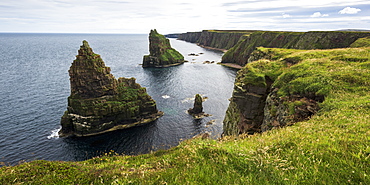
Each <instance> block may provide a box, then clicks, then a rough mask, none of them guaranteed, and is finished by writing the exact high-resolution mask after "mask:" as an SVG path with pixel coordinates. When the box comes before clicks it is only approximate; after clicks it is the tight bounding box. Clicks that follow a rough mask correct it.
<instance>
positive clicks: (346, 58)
mask: <svg viewBox="0 0 370 185" xmlns="http://www.w3.org/2000/svg"><path fill="white" fill-rule="evenodd" d="M269 35H270V34H269ZM294 36H295V35H292V36H291V38H292V37H294ZM347 39H348V38H347ZM348 40H349V41H348ZM348 40H347V41H343V42H347V43H350V42H351V39H348ZM321 43H323V42H321ZM341 44H342V43H341ZM335 46H338V45H335ZM305 47H306V46H305ZM249 56H250V58H251V60H250V63H248V64H247V65H246V66H245V67H244V68H243V69H241V70H240V71H239V72H238V74H237V77H236V79H235V84H234V91H233V95H232V98H231V99H230V104H229V107H228V109H227V111H226V115H225V119H224V127H223V129H224V135H238V134H242V133H248V134H253V133H256V132H263V131H266V130H270V129H273V128H279V127H284V126H287V125H292V124H295V123H296V122H300V121H304V120H307V119H310V118H311V117H312V116H315V115H316V113H317V112H319V110H320V104H322V103H324V104H326V107H330V106H328V104H330V102H325V99H326V97H327V96H329V95H331V94H334V93H336V94H337V95H338V94H340V95H342V94H346V92H347V91H348V92H351V91H354V88H355V87H356V88H357V87H358V89H359V90H361V88H363V87H364V86H365V87H367V86H369V85H370V84H369V77H368V76H369V75H368V74H367V73H366V72H365V71H367V70H368V69H369V62H370V49H369V47H367V48H366V47H365V48H341V49H328V50H297V49H280V48H263V47H259V48H257V49H256V50H255V51H253V52H252V53H251V54H250V55H249ZM331 108H335V107H331Z"/></svg>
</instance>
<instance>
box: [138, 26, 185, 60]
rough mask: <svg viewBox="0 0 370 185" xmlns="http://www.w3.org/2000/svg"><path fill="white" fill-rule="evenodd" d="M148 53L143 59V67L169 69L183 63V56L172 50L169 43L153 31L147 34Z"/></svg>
mask: <svg viewBox="0 0 370 185" xmlns="http://www.w3.org/2000/svg"><path fill="white" fill-rule="evenodd" d="M149 52H150V54H149V55H145V56H144V58H143V67H169V66H174V65H179V64H183V63H184V56H183V55H181V53H179V52H178V51H176V50H175V49H173V48H172V47H171V45H170V41H169V40H168V39H167V38H166V37H165V36H163V35H161V34H159V33H158V32H157V30H155V29H154V30H151V31H150V34H149Z"/></svg>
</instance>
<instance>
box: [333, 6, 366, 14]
mask: <svg viewBox="0 0 370 185" xmlns="http://www.w3.org/2000/svg"><path fill="white" fill-rule="evenodd" d="M360 11H361V9H358V8H351V7H345V8H344V9H343V10H341V11H339V12H338V13H339V14H357V13H358V12H360Z"/></svg>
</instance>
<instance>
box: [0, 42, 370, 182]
mask: <svg viewBox="0 0 370 185" xmlns="http://www.w3.org/2000/svg"><path fill="white" fill-rule="evenodd" d="M258 50H259V52H260V53H259V54H260V56H265V58H264V59H263V58H262V59H261V60H258V61H257V62H253V63H250V64H248V65H247V66H248V67H247V69H244V71H252V73H251V74H250V75H249V74H244V75H243V76H244V77H245V78H244V79H245V81H244V83H249V82H250V83H251V84H252V85H256V86H258V87H264V86H265V84H266V85H267V83H263V79H266V77H267V76H268V77H269V78H270V79H271V80H272V81H274V84H273V85H272V86H274V87H278V88H279V90H278V91H277V94H278V95H279V97H282V98H283V97H285V96H289V95H294V94H302V95H303V94H312V93H313V94H315V95H323V96H324V97H325V99H324V101H323V102H321V103H319V106H320V110H319V111H318V112H317V113H316V114H315V115H314V116H312V117H311V119H309V120H302V121H300V122H298V123H296V124H294V125H292V126H289V127H284V128H281V129H274V130H270V131H266V132H264V133H261V134H255V135H251V136H250V135H240V136H238V137H232V136H229V137H224V138H223V139H221V140H219V141H215V140H210V139H201V138H196V139H191V140H187V141H183V142H182V143H180V145H179V146H177V147H174V148H172V149H170V150H166V151H157V152H153V153H150V154H145V155H139V156H121V155H115V154H114V152H111V153H107V154H105V155H103V156H101V157H97V158H94V159H90V160H86V161H80V162H61V161H43V160H38V161H33V162H28V163H23V164H20V165H17V166H4V167H1V168H0V184H23V183H24V184H129V183H131V184H216V183H217V184H289V185H291V184H370V167H369V162H370V146H369V142H370V131H369V130H370V125H369V123H370V95H369V93H368V92H369V91H370V84H369V80H368V79H370V56H369V55H370V48H352V49H333V50H309V51H303V50H294V49H268V48H259V49H258ZM263 53H264V54H263ZM266 53H269V55H266ZM239 73H241V72H239ZM241 75H242V74H239V76H241ZM291 103H294V102H287V105H289V106H290V107H294V106H292V105H290V104H291ZM294 104H295V103H294ZM298 104H299V103H297V105H298ZM292 110H293V111H294V110H295V109H292ZM292 113H293V112H292Z"/></svg>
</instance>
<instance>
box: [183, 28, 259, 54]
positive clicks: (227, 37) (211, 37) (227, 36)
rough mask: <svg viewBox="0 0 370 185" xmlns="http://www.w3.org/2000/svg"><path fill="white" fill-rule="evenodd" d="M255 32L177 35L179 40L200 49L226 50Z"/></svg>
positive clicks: (203, 32)
mask: <svg viewBox="0 0 370 185" xmlns="http://www.w3.org/2000/svg"><path fill="white" fill-rule="evenodd" d="M253 32H255V31H249V30H203V31H202V32H187V33H183V34H181V35H179V37H178V39H179V40H184V41H187V42H192V43H197V44H199V45H200V46H202V47H211V48H215V49H223V50H228V49H230V48H232V47H233V46H235V44H236V43H238V41H239V40H240V38H241V37H242V36H243V35H249V34H251V33H253Z"/></svg>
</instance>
